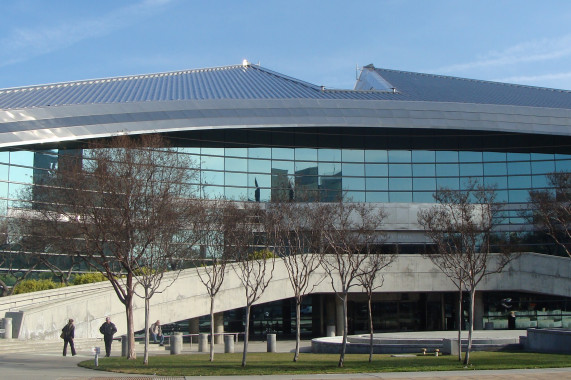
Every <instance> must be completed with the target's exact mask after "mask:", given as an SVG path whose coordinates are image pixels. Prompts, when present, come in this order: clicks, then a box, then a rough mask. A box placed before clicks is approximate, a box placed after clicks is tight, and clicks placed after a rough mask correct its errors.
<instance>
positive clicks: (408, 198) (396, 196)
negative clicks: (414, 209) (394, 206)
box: [389, 191, 412, 203]
mask: <svg viewBox="0 0 571 380" xmlns="http://www.w3.org/2000/svg"><path fill="white" fill-rule="evenodd" d="M389 199H390V201H391V202H399V203H409V202H412V192H410V191H409V192H406V191H391V192H389Z"/></svg>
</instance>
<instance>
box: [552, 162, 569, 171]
mask: <svg viewBox="0 0 571 380" xmlns="http://www.w3.org/2000/svg"><path fill="white" fill-rule="evenodd" d="M555 168H556V169H557V171H558V172H571V161H555Z"/></svg>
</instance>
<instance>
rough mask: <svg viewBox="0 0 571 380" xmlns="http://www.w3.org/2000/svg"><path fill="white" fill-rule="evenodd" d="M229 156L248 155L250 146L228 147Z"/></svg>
mask: <svg viewBox="0 0 571 380" xmlns="http://www.w3.org/2000/svg"><path fill="white" fill-rule="evenodd" d="M224 153H225V154H226V156H227V157H244V158H245V157H248V148H226V150H225V152H224Z"/></svg>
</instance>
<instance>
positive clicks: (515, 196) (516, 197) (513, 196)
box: [508, 190, 529, 202]
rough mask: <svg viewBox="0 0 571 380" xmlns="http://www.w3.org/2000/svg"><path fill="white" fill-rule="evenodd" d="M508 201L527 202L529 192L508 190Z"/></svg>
mask: <svg viewBox="0 0 571 380" xmlns="http://www.w3.org/2000/svg"><path fill="white" fill-rule="evenodd" d="M508 196H509V201H510V202H527V200H528V199H529V192H528V191H527V190H509V195H508Z"/></svg>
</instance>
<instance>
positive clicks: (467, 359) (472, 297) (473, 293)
mask: <svg viewBox="0 0 571 380" xmlns="http://www.w3.org/2000/svg"><path fill="white" fill-rule="evenodd" d="M475 299H476V289H474V287H472V289H470V315H469V318H470V319H469V321H470V328H469V330H468V348H467V349H466V356H464V365H468V364H470V351H471V350H472V332H473V331H474V300H475Z"/></svg>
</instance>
